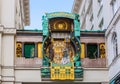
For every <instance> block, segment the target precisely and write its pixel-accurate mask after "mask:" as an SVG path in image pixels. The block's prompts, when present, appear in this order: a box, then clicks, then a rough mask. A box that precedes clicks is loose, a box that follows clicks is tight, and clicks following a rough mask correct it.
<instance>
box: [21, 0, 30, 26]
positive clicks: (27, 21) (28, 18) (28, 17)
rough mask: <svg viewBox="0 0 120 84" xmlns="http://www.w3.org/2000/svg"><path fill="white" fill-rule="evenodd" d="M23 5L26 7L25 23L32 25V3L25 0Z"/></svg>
mask: <svg viewBox="0 0 120 84" xmlns="http://www.w3.org/2000/svg"><path fill="white" fill-rule="evenodd" d="M23 7H24V17H25V20H24V22H25V25H26V26H27V25H30V5H29V0H23Z"/></svg>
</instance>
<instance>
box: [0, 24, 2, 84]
mask: <svg viewBox="0 0 120 84" xmlns="http://www.w3.org/2000/svg"><path fill="white" fill-rule="evenodd" d="M2 33H3V26H2V25H0V84H1V80H2V71H1V65H2Z"/></svg>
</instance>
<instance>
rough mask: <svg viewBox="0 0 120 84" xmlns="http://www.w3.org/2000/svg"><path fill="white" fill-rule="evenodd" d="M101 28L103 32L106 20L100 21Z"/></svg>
mask: <svg viewBox="0 0 120 84" xmlns="http://www.w3.org/2000/svg"><path fill="white" fill-rule="evenodd" d="M99 28H100V29H102V30H103V29H104V19H103V18H102V20H101V21H100V24H99Z"/></svg>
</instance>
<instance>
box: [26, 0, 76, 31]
mask: <svg viewBox="0 0 120 84" xmlns="http://www.w3.org/2000/svg"><path fill="white" fill-rule="evenodd" d="M73 1H74V0H30V26H26V27H25V28H24V29H26V30H35V29H37V30H41V29H42V25H41V24H42V16H43V15H45V13H51V12H71V10H72V5H73Z"/></svg>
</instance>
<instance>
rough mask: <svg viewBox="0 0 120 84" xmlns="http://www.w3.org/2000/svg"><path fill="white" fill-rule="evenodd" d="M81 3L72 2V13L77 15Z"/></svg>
mask: <svg viewBox="0 0 120 84" xmlns="http://www.w3.org/2000/svg"><path fill="white" fill-rule="evenodd" d="M81 3H82V0H74V2H73V6H72V13H79V9H80V6H81Z"/></svg>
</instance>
